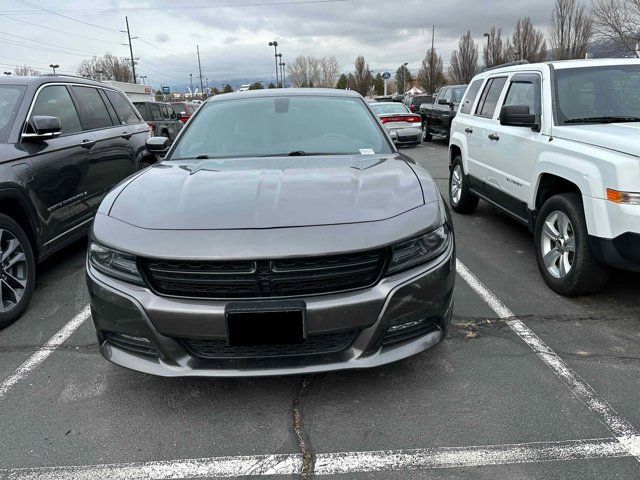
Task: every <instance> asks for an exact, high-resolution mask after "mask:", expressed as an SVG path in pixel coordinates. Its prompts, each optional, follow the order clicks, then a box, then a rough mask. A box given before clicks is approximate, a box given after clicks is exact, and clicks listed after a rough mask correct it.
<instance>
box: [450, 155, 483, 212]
mask: <svg viewBox="0 0 640 480" xmlns="http://www.w3.org/2000/svg"><path fill="white" fill-rule="evenodd" d="M479 201H480V199H479V198H478V196H477V195H474V194H473V193H471V191H470V190H469V185H468V184H467V177H465V175H464V170H463V169H462V157H461V156H460V155H458V156H457V157H456V158H454V159H453V163H452V164H451V172H450V173H449V203H450V204H451V208H453V210H454V211H455V212H457V213H473V212H474V211H475V209H476V208H478V202H479Z"/></svg>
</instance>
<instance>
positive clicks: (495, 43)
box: [482, 27, 507, 68]
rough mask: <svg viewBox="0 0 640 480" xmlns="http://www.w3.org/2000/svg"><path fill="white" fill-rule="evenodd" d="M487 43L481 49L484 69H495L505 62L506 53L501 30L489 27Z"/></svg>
mask: <svg viewBox="0 0 640 480" xmlns="http://www.w3.org/2000/svg"><path fill="white" fill-rule="evenodd" d="M488 33H489V41H488V43H487V45H486V46H485V47H484V48H483V49H482V59H483V61H484V66H485V67H486V68H490V67H495V66H496V65H501V64H503V63H506V62H507V51H506V49H505V46H506V45H505V44H504V42H503V41H502V29H501V28H496V27H491V30H489V32H488Z"/></svg>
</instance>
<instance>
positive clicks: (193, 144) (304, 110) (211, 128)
mask: <svg viewBox="0 0 640 480" xmlns="http://www.w3.org/2000/svg"><path fill="white" fill-rule="evenodd" d="M177 142H178V144H177V145H176V146H175V148H174V150H173V152H172V153H170V155H169V157H168V158H167V160H180V159H198V158H200V159H205V158H234V157H238V158H239V157H267V156H281V155H293V156H301V155H314V154H317V155H320V154H322V155H353V154H355V155H360V154H371V153H391V152H392V148H391V146H390V145H389V143H388V141H387V140H386V137H385V136H384V133H383V131H382V130H381V129H380V126H379V125H378V123H377V121H376V119H375V117H373V116H372V115H371V113H370V112H369V110H368V109H367V107H366V105H365V104H364V101H363V100H362V99H359V98H352V97H348V98H344V97H332V96H329V95H326V96H311V95H310V96H306V95H305V96H302V95H289V96H287V95H284V94H280V95H274V96H264V97H254V98H235V99H231V98H230V99H229V100H227V99H225V100H219V101H212V102H207V103H206V104H205V105H204V106H203V107H202V108H201V111H200V112H198V114H197V115H196V116H194V117H193V119H192V120H191V121H190V122H189V126H188V127H187V130H186V131H185V132H184V133H183V134H182V136H181V137H180V138H179V139H178V140H177Z"/></svg>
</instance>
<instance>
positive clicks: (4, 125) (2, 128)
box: [0, 85, 25, 143]
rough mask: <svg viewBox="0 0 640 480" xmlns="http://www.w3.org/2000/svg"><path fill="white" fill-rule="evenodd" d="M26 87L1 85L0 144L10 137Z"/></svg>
mask: <svg viewBox="0 0 640 480" xmlns="http://www.w3.org/2000/svg"><path fill="white" fill-rule="evenodd" d="M24 90H25V87H23V86H20V85H0V142H2V143H4V142H6V141H7V138H8V137H9V132H10V130H11V126H12V125H13V119H14V117H15V116H16V110H17V109H18V105H19V103H20V97H21V96H22V93H23V92H24Z"/></svg>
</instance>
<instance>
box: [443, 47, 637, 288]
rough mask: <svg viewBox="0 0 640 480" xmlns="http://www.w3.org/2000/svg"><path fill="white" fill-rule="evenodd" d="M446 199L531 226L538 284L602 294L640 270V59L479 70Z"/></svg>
mask: <svg viewBox="0 0 640 480" xmlns="http://www.w3.org/2000/svg"><path fill="white" fill-rule="evenodd" d="M449 149H450V156H449V158H450V172H451V174H450V178H449V197H450V203H451V206H452V208H453V209H454V210H455V211H456V212H458V213H471V212H473V211H474V210H475V208H476V207H477V205H478V200H479V199H483V200H485V201H487V202H489V203H491V204H492V205H494V206H496V207H498V208H500V209H501V210H503V211H504V212H506V213H507V214H509V215H511V216H512V217H514V218H515V219H517V220H519V221H521V222H522V223H524V224H526V225H528V226H529V229H530V230H531V231H532V232H534V235H535V242H534V245H535V251H536V257H537V260H538V265H539V267H540V271H541V273H542V276H543V277H544V279H545V281H546V282H547V284H548V285H549V287H551V288H552V289H553V290H555V291H556V292H558V293H560V294H562V295H568V296H576V295H584V294H587V293H590V292H594V291H596V290H598V289H600V288H602V287H603V286H604V285H605V283H606V282H607V279H608V276H609V267H616V268H623V269H629V270H635V271H640V60H637V59H607V60H572V61H563V62H549V63H539V64H523V63H521V62H517V64H511V65H504V66H501V67H499V68H495V69H490V70H487V71H485V72H483V73H481V74H480V75H477V76H476V77H475V78H474V79H473V81H472V82H471V84H470V85H469V87H468V89H467V92H466V94H465V96H464V98H463V100H462V104H461V106H460V109H459V112H458V115H457V116H456V118H455V119H454V121H453V123H452V126H451V140H450V145H449Z"/></svg>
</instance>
